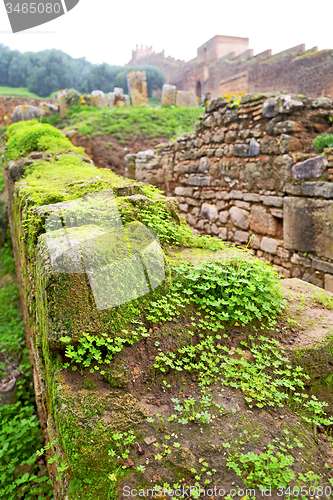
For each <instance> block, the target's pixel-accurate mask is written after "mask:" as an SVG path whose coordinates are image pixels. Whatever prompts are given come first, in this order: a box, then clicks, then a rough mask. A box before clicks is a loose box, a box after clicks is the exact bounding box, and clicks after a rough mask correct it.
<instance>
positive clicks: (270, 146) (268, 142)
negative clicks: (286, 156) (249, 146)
mask: <svg viewBox="0 0 333 500" xmlns="http://www.w3.org/2000/svg"><path fill="white" fill-rule="evenodd" d="M260 150H261V152H262V153H264V154H269V155H271V154H279V152H280V149H279V145H278V142H277V140H276V139H273V138H272V137H269V136H268V135H266V136H265V137H264V138H263V140H262V141H261V143H260Z"/></svg>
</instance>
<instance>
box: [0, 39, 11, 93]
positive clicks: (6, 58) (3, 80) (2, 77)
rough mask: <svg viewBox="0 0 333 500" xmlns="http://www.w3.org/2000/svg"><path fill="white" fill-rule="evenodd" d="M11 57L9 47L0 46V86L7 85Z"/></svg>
mask: <svg viewBox="0 0 333 500" xmlns="http://www.w3.org/2000/svg"><path fill="white" fill-rule="evenodd" d="M12 57H13V51H12V50H10V48H9V47H6V46H5V45H3V44H0V85H4V86H5V85H8V69H9V66H10V63H11V60H12Z"/></svg>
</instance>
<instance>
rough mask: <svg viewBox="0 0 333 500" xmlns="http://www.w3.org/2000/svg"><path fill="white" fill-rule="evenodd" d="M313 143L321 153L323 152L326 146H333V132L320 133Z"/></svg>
mask: <svg viewBox="0 0 333 500" xmlns="http://www.w3.org/2000/svg"><path fill="white" fill-rule="evenodd" d="M312 144H313V147H314V148H315V150H316V151H318V152H319V153H322V152H323V151H324V149H325V148H333V134H322V135H318V136H317V137H316V138H315V139H314V140H313V142H312Z"/></svg>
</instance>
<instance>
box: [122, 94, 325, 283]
mask: <svg viewBox="0 0 333 500" xmlns="http://www.w3.org/2000/svg"><path fill="white" fill-rule="evenodd" d="M332 118H333V101H332V99H331V98H329V97H323V98H312V99H311V98H308V97H304V96H297V95H290V94H279V93H275V94H268V95H262V94H250V95H245V96H243V97H242V98H241V99H240V102H238V101H234V102H232V101H231V102H228V101H227V99H223V98H221V97H219V98H216V99H213V100H212V101H211V102H209V104H208V106H207V109H206V113H205V114H204V115H203V116H202V117H201V119H200V121H198V122H197V124H196V132H195V133H194V134H187V135H184V136H183V137H180V138H178V139H177V142H176V143H170V144H166V145H159V146H156V148H155V151H147V152H146V154H143V153H138V155H137V156H136V157H135V156H133V155H132V156H129V157H128V165H129V168H130V169H132V171H133V172H135V174H134V175H135V179H136V180H138V181H143V182H146V183H150V184H154V185H156V186H158V187H159V188H160V189H163V190H164V191H165V192H166V193H167V194H168V195H169V196H176V197H177V199H178V201H179V207H180V213H181V215H182V216H183V217H184V218H185V219H186V221H187V222H188V223H189V224H190V226H191V227H193V229H194V230H195V231H196V232H200V233H201V234H211V235H214V236H218V237H219V238H222V239H223V240H224V241H228V242H232V243H236V244H242V245H246V244H248V243H249V245H250V248H251V251H252V253H253V254H254V255H256V256H257V257H259V258H260V259H263V260H269V261H270V262H271V264H272V265H274V267H275V268H276V269H277V270H278V271H279V273H280V274H281V275H282V276H284V277H286V278H289V277H296V278H302V279H303V280H305V281H308V282H310V283H313V284H315V285H317V286H320V287H325V288H326V289H327V290H330V291H333V247H332V230H333V226H332V221H333V154H332V152H331V150H330V149H325V150H324V152H323V154H321V153H318V152H316V151H315V150H314V148H313V146H312V141H313V139H314V138H315V137H316V136H317V135H318V133H319V132H322V133H323V132H327V131H332V125H331V123H332Z"/></svg>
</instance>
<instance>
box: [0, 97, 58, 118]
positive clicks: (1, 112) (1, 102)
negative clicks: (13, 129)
mask: <svg viewBox="0 0 333 500" xmlns="http://www.w3.org/2000/svg"><path fill="white" fill-rule="evenodd" d="M41 102H49V103H50V104H54V103H55V101H52V100H49V99H30V98H28V97H13V96H0V125H10V123H11V119H10V117H11V114H12V112H13V111H14V108H15V107H16V106H20V105H24V104H25V105H27V104H29V105H30V106H37V107H38V106H39V104H40V103H41ZM5 116H7V120H5ZM6 122H7V123H6Z"/></svg>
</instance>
